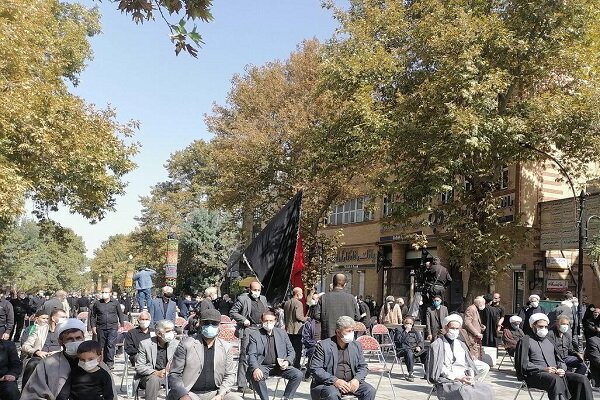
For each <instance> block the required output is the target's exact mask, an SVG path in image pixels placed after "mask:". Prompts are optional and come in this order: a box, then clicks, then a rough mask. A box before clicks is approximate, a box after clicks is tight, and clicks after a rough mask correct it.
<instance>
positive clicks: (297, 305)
mask: <svg viewBox="0 0 600 400" xmlns="http://www.w3.org/2000/svg"><path fill="white" fill-rule="evenodd" d="M283 315H284V321H285V331H286V332H287V333H288V334H289V335H299V334H301V333H302V328H303V327H304V322H306V317H305V316H304V306H303V305H302V302H301V301H300V300H298V299H297V298H295V297H292V298H291V299H289V300H288V301H286V302H285V304H284V305H283Z"/></svg>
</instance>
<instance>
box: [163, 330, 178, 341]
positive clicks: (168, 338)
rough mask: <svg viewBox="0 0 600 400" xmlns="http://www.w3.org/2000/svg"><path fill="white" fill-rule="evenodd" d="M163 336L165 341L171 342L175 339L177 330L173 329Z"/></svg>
mask: <svg viewBox="0 0 600 400" xmlns="http://www.w3.org/2000/svg"><path fill="white" fill-rule="evenodd" d="M162 338H163V340H164V341H165V342H170V341H172V340H173V339H175V332H173V331H170V332H166V333H165V334H164V335H163V337H162Z"/></svg>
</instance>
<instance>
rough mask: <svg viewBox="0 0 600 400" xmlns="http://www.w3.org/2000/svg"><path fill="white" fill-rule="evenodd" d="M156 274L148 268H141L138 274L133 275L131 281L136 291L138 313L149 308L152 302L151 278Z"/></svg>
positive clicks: (152, 285) (152, 284)
mask: <svg viewBox="0 0 600 400" xmlns="http://www.w3.org/2000/svg"><path fill="white" fill-rule="evenodd" d="M154 274H156V271H155V270H153V269H152V268H150V267H142V268H141V269H140V270H139V271H138V272H136V273H135V275H133V281H134V282H135V290H136V291H137V301H138V307H139V308H140V311H143V310H144V307H146V308H147V309H148V308H150V301H151V300H152V293H150V292H151V291H152V288H153V287H154V283H152V276H153V275H154Z"/></svg>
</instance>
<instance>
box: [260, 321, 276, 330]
mask: <svg viewBox="0 0 600 400" xmlns="http://www.w3.org/2000/svg"><path fill="white" fill-rule="evenodd" d="M262 327H263V328H265V330H266V331H267V332H271V331H272V330H273V328H275V322H263V324H262Z"/></svg>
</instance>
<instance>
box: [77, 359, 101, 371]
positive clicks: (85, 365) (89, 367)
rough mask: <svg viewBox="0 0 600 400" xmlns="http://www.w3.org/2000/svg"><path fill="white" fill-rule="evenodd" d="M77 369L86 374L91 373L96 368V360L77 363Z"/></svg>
mask: <svg viewBox="0 0 600 400" xmlns="http://www.w3.org/2000/svg"><path fill="white" fill-rule="evenodd" d="M77 365H79V367H80V368H81V369H83V370H85V371H87V372H92V371H93V370H94V369H96V368H97V367H98V360H90V361H81V360H80V361H79V363H78V364H77Z"/></svg>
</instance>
